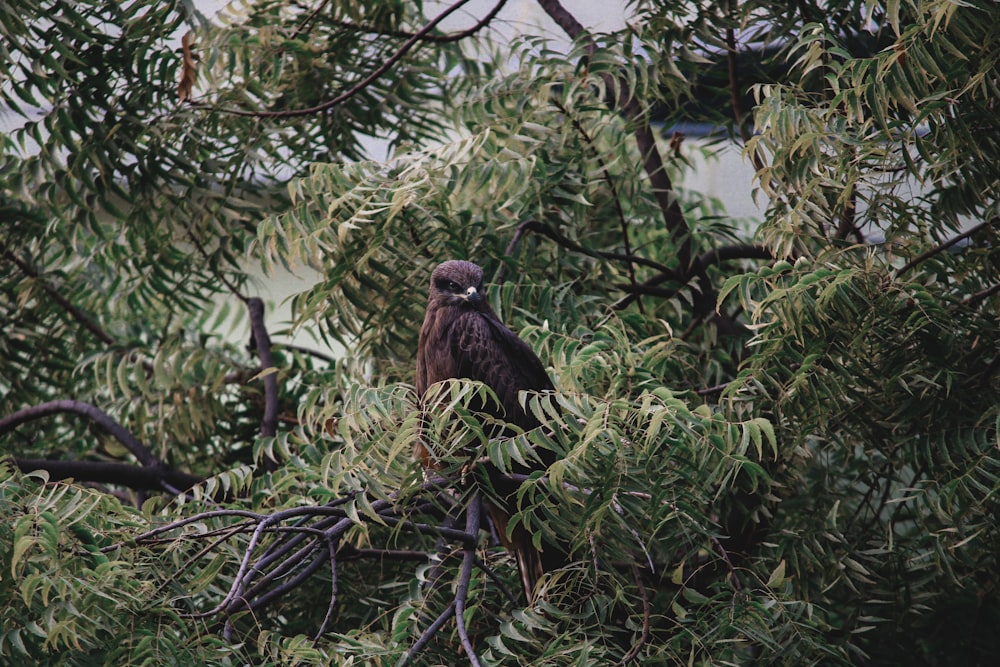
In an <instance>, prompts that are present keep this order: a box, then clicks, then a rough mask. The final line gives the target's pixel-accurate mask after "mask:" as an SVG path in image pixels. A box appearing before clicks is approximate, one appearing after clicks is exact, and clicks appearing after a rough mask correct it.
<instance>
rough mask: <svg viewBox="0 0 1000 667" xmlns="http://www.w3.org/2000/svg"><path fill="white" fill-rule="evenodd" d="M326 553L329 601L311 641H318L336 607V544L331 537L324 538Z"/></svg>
mask: <svg viewBox="0 0 1000 667" xmlns="http://www.w3.org/2000/svg"><path fill="white" fill-rule="evenodd" d="M326 546H327V553H328V554H329V560H330V602H329V604H327V605H326V615H325V616H323V622H322V623H320V625H319V630H317V631H316V636H315V637H313V641H314V642H316V641H319V638H320V637H322V636H323V634H324V633H326V628H327V626H328V625H329V624H330V620H331V619H332V618H333V612H334V609H336V607H337V544H336V542H335V541H334V540H333V539H331V538H329V537H328V538H326Z"/></svg>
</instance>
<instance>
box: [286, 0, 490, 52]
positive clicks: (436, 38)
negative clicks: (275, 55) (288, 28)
mask: <svg viewBox="0 0 1000 667" xmlns="http://www.w3.org/2000/svg"><path fill="white" fill-rule="evenodd" d="M324 4H325V3H324ZM506 4H507V0H501V1H500V2H498V3H497V4H496V5H494V6H493V9H491V10H490V11H489V13H487V14H486V15H485V16H484V17H483V18H482V19H480V20H479V21H477V22H476V24H475V25H473V26H471V27H469V28H466V29H465V30H459V31H458V32H450V33H446V34H443V35H430V34H428V35H424V36H423V37H420V38H419V39H420V41H423V42H433V43H435V44H449V43H452V42H458V41H461V40H463V39H465V38H466V37H471V36H472V35H474V34H476V33H477V32H479V31H480V30H482V29H483V28H485V27H486V26H487V25H489V24H490V23H491V22H492V21H493V19H494V18H496V15H497V14H499V13H500V10H501V9H503V6H504V5H506ZM318 11H319V9H317V12H318ZM315 13H316V12H314V14H315ZM325 20H326V21H327V22H328V23H330V24H332V25H335V26H338V27H340V28H344V29H346V30H353V31H356V32H365V33H368V34H372V35H381V36H384V37H397V38H399V39H412V38H413V37H415V36H416V33H413V32H407V31H405V30H382V29H379V28H376V27H374V26H368V25H363V24H360V23H351V22H350V21H343V20H338V19H325ZM307 21H308V19H307ZM304 23H305V21H304V22H303V24H304ZM299 33H301V29H300V30H297V31H296V35H298V34H299Z"/></svg>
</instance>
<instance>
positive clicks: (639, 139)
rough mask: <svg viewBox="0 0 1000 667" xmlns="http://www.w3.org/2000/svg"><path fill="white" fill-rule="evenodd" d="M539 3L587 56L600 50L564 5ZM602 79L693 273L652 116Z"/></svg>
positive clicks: (684, 265) (551, 0) (684, 267)
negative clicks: (627, 125)
mask: <svg viewBox="0 0 1000 667" xmlns="http://www.w3.org/2000/svg"><path fill="white" fill-rule="evenodd" d="M538 4H539V6H541V8H542V9H543V10H544V11H545V13H546V14H548V15H549V17H550V18H552V20H553V21H555V22H556V25H558V26H559V27H560V28H562V29H563V31H564V32H565V33H566V34H567V35H568V36H569V37H570V38H571V39H574V40H582V41H583V42H584V44H585V45H586V49H587V52H588V53H590V54H592V53H594V52H595V51H596V50H597V43H596V42H595V41H594V38H593V37H592V36H591V35H589V34H588V33H587V31H586V29H585V28H584V27H583V25H582V24H581V23H580V22H579V21H577V20H576V17H574V16H573V15H572V14H571V13H569V12H568V11H567V10H566V8H565V7H563V6H562V4H561V3H560V2H559V0H538ZM602 78H603V79H604V81H605V84H606V86H605V89H606V90H608V91H614V90H617V91H618V96H617V100H616V99H615V98H613V97H612V93H610V92H609V93H608V99H607V100H606V103H607V104H608V106H609V107H610V108H612V109H614V108H616V107H617V108H619V109H620V110H621V112H622V114H623V115H624V116H625V118H627V119H628V120H629V121H630V122H631V124H632V126H633V129H632V133H633V136H634V137H635V142H636V145H637V146H638V148H639V154H640V155H641V156H642V164H643V168H644V169H645V170H646V176H647V177H648V178H649V183H650V186H651V187H652V193H653V197H654V198H655V199H656V202H657V204H658V206H659V208H660V212H661V214H662V216H663V221H664V223H666V226H667V230H668V231H669V232H670V236H671V237H672V238H673V239H674V242H675V243H677V262H678V266H679V271H680V272H681V273H682V274H683V275H685V276H686V275H688V273H690V272H691V271H690V262H691V253H692V250H691V233H690V229H689V228H688V224H687V221H686V220H685V219H684V212H683V211H681V207H680V204H679V203H678V202H677V198H676V197H675V196H674V194H673V190H674V186H673V183H672V182H671V181H670V176H669V175H668V174H667V170H666V167H665V166H664V164H663V157H662V156H661V155H660V150H659V148H657V145H656V136H655V135H654V134H653V130H652V128H651V127H650V125H649V115H648V114H647V113H646V112H645V111H643V109H642V107H641V106H640V105H639V103H638V101H637V100H636V99H635V97H634V96H633V95H632V91H631V90H630V89H629V88H628V85H627V84H626V82H625V81H623V80H621V79H618V80H615V79H614V77H612V76H611V75H609V74H605V75H602Z"/></svg>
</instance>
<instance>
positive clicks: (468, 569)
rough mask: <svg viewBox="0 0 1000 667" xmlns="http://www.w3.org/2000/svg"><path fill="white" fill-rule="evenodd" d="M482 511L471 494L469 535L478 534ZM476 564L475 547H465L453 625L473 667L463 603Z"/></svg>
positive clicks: (473, 653)
mask: <svg viewBox="0 0 1000 667" xmlns="http://www.w3.org/2000/svg"><path fill="white" fill-rule="evenodd" d="M481 511H482V504H481V502H480V499H479V494H478V493H475V492H474V493H473V494H472V496H471V497H470V498H469V505H468V507H467V508H466V511H465V532H466V533H468V534H469V535H472V536H474V535H476V534H478V533H479V518H480V512H481ZM475 564H476V547H475V545H467V546H466V547H465V551H464V553H463V555H462V569H461V571H460V572H459V575H458V584H457V585H456V586H455V624H456V625H457V626H458V636H459V639H461V641H462V648H464V649H465V654H466V655H467V656H469V662H470V663H471V664H472V665H474V666H475V667H479V664H480V663H479V657H478V656H477V655H476V649H475V648H473V646H472V640H471V639H469V631H468V629H467V628H466V627H465V603H466V601H467V600H468V599H469V584H470V582H471V581H472V568H473V566H474V565H475Z"/></svg>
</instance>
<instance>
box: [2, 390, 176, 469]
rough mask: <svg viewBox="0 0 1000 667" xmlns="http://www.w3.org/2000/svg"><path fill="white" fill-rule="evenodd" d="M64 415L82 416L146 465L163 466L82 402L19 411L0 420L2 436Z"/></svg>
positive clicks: (106, 417) (121, 428)
mask: <svg viewBox="0 0 1000 667" xmlns="http://www.w3.org/2000/svg"><path fill="white" fill-rule="evenodd" d="M62 412H72V413H75V414H78V415H82V416H84V417H86V418H88V419H90V420H91V421H92V422H94V423H95V424H97V425H98V426H100V427H101V428H103V429H104V430H105V431H107V432H108V433H109V434H110V435H111V436H113V437H114V438H115V439H116V440H118V442H120V443H122V444H123V445H124V446H125V448H126V449H128V450H129V451H130V452H131V453H132V455H133V456H135V458H136V459H137V460H138V461H139V463H141V464H142V465H144V466H163V463H162V462H161V461H160V460H159V459H158V458H156V457H155V456H153V454H152V452H150V451H149V450H148V449H146V446H145V445H143V444H142V443H141V442H139V440H138V438H136V437H135V436H134V435H132V434H131V433H130V432H129V431H128V430H127V429H126V428H125V427H124V426H122V425H121V424H119V423H118V422H116V421H115V420H114V419H112V418H111V416H110V415H108V414H107V413H106V412H104V411H103V410H101V409H100V408H98V407H97V406H95V405H91V404H90V403H84V402H83V401H71V400H59V401H49V402H48V403H42V404H41V405H36V406H34V407H30V408H24V409H23V410H18V411H17V412H15V413H14V414H12V415H8V416H7V417H4V418H3V419H0V435H3V434H4V433H8V432H10V431H12V430H14V429H15V428H17V427H18V426H20V425H21V424H25V423H27V422H30V421H34V420H36V419H42V418H43V417H48V416H51V415H55V414H59V413H62Z"/></svg>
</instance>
